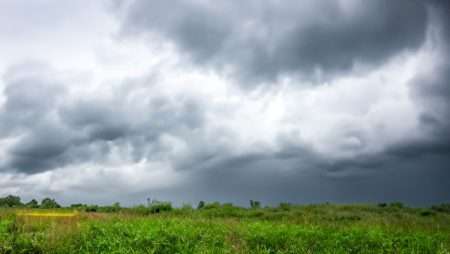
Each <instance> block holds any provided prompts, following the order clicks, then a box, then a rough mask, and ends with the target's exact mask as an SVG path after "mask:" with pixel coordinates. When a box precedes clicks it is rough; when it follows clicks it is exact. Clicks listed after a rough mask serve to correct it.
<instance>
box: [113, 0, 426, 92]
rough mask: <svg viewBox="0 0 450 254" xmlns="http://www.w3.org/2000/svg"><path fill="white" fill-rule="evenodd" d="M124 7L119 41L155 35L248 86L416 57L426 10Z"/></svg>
mask: <svg viewBox="0 0 450 254" xmlns="http://www.w3.org/2000/svg"><path fill="white" fill-rule="evenodd" d="M344 3H347V6H346V4H344ZM348 4H349V5H348ZM123 6H127V8H125V7H123V8H124V9H126V12H125V15H124V16H125V18H124V20H123V25H122V30H123V33H124V34H126V35H147V34H149V33H157V34H161V35H162V36H163V37H165V38H167V39H169V40H170V41H172V42H174V43H175V44H176V45H177V46H178V47H179V48H180V49H181V52H182V53H184V54H185V55H187V56H188V57H190V58H191V59H192V60H193V61H194V62H195V63H198V64H200V65H202V66H205V67H210V66H214V67H215V68H217V69H219V70H222V69H224V68H227V67H229V66H232V67H233V70H234V71H235V74H236V75H237V76H239V77H240V78H244V79H245V82H242V84H244V85H246V86H252V84H255V81H256V83H258V82H260V81H271V80H274V79H276V78H277V77H279V76H280V75H283V74H288V75H289V74H300V76H306V77H309V78H326V77H331V76H335V75H338V74H340V73H342V72H348V71H351V70H352V69H353V67H354V66H355V64H358V63H361V64H365V65H369V66H373V65H377V64H380V63H383V62H384V61H385V60H386V59H388V58H389V57H391V56H394V55H397V54H399V53H401V52H403V51H404V50H414V49H417V48H418V47H419V46H420V45H421V44H422V43H423V41H424V39H425V30H426V26H427V20H428V17H427V8H426V7H427V6H426V5H425V3H424V2H422V1H415V0H413V1H410V0H401V1H389V0H377V1H369V2H367V1H356V0H355V1H346V2H341V3H339V2H337V1H283V3H280V2H278V1H262V2H261V1H244V2H242V1H222V2H209V1H189V0H177V1H142V0H135V1H132V2H131V4H129V5H123Z"/></svg>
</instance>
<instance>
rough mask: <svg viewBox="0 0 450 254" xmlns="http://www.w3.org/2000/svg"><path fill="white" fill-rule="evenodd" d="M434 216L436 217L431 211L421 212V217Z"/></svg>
mask: <svg viewBox="0 0 450 254" xmlns="http://www.w3.org/2000/svg"><path fill="white" fill-rule="evenodd" d="M432 215H435V213H434V212H433V211H430V210H424V211H421V212H420V216H424V217H427V216H432Z"/></svg>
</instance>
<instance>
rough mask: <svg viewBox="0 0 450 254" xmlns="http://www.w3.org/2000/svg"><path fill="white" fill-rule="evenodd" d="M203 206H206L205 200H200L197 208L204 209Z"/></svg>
mask: <svg viewBox="0 0 450 254" xmlns="http://www.w3.org/2000/svg"><path fill="white" fill-rule="evenodd" d="M203 207H205V201H203V200H201V201H200V202H198V205H197V209H202V208H203Z"/></svg>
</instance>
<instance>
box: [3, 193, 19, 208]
mask: <svg viewBox="0 0 450 254" xmlns="http://www.w3.org/2000/svg"><path fill="white" fill-rule="evenodd" d="M20 206H23V204H22V202H21V201H20V197H18V196H13V195H8V196H6V197H4V198H0V207H20Z"/></svg>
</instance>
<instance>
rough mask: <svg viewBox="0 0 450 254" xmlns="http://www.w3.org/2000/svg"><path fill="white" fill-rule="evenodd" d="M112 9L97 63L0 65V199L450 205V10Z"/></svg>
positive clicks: (301, 4) (325, 6)
mask: <svg viewBox="0 0 450 254" xmlns="http://www.w3.org/2000/svg"><path fill="white" fill-rule="evenodd" d="M111 7H112V8H111ZM36 8H37V7H36ZM104 8H105V9H104V10H103V11H104V12H112V13H109V15H110V16H109V17H110V18H111V19H112V21H108V22H111V23H112V24H114V26H111V27H112V28H111V31H108V32H110V34H109V35H108V37H106V38H104V37H103V36H105V35H104V34H102V35H101V37H100V38H99V39H98V41H99V43H100V45H102V47H100V48H101V49H98V48H96V47H93V52H94V53H98V54H93V55H95V56H96V58H95V59H96V60H95V61H94V62H86V65H83V64H80V65H77V68H71V66H70V65H69V66H70V67H69V68H68V67H67V66H63V67H59V66H58V65H56V64H55V63H54V60H53V58H52V59H48V62H47V61H46V59H43V60H42V61H39V62H33V61H29V59H25V60H23V61H21V62H22V63H20V64H15V63H10V62H8V63H0V67H1V66H8V68H6V69H3V70H1V72H2V73H3V75H2V78H1V81H0V87H1V89H0V91H1V96H0V187H1V188H0V195H2V194H6V193H16V194H20V195H24V196H25V197H33V196H34V195H39V196H44V195H51V196H54V197H57V198H59V199H62V200H63V201H64V202H66V203H68V202H79V201H80V200H82V201H84V200H85V201H92V202H101V203H108V202H113V201H117V200H118V201H122V202H124V203H125V204H133V203H136V202H140V201H142V200H145V198H146V197H148V195H152V196H153V197H160V198H167V199H171V200H174V201H177V202H179V203H181V202H183V201H186V202H196V201H198V199H210V200H214V199H218V200H221V201H237V202H241V203H243V202H246V200H248V199H260V200H262V201H264V202H268V203H275V202H279V201H282V200H288V201H293V202H323V201H336V202H353V201H360V202H367V201H381V200H396V199H400V200H405V201H408V202H410V203H417V204H424V203H432V202H440V201H442V200H446V199H448V198H450V197H449V196H448V193H450V190H449V189H448V186H450V182H449V181H448V180H447V179H450V177H449V171H448V165H449V163H450V161H449V159H448V158H450V156H449V155H450V147H449V144H450V132H449V130H450V126H449V125H450V121H449V120H448V119H449V118H448V115H449V109H450V105H449V101H450V100H449V99H450V93H449V91H450V90H449V87H450V86H449V80H450V62H449V60H448V59H449V57H448V56H450V54H449V52H450V51H449V50H450V49H449V46H448V45H449V41H450V37H449V32H448V31H450V30H449V29H448V28H449V27H450V22H449V20H448V12H447V10H448V4H445V3H444V2H440V1H387V0H386V1H385V0H379V1H373V2H370V3H367V2H364V3H363V2H362V1H357V0H343V1H331V0H330V1H324V2H320V3H318V2H317V1H286V2H283V3H281V2H279V1H263V2H261V1H246V2H245V3H242V2H237V1H227V2H222V3H215V4H212V3H210V2H209V1H198V0H192V1H187V0H177V1H172V2H170V3H168V2H164V1H151V2H149V1H141V0H134V1H118V2H114V3H111V4H110V5H109V6H108V8H109V9H106V7H104ZM98 9H100V7H96V9H95V10H97V11H98ZM105 15H106V14H105V13H102V14H101V15H100V14H99V16H102V17H103V16H105ZM108 22H106V21H102V22H99V23H101V25H99V27H103V26H104V24H107V23H108ZM29 25H30V26H31V27H33V25H32V24H29ZM92 26H95V19H94V20H93V25H92ZM93 29H94V30H96V29H98V27H95V28H93ZM105 34H108V33H106V32H105ZM111 35H112V36H111ZM99 36H100V35H99ZM56 37H57V36H55V38H56ZM104 40H107V43H105V42H104ZM102 43H105V44H102ZM0 49H1V46H0ZM25 51H26V49H25ZM29 54H30V59H32V58H33V56H34V55H33V53H32V50H31V51H30V53H29ZM80 54H86V53H85V49H84V47H83V48H82V49H80ZM72 55H73V54H72ZM11 58H13V57H11ZM56 59H63V56H61V58H58V57H57V58H56ZM86 59H88V57H87V58H86ZM62 63H63V61H62ZM72 64H73V63H72ZM92 66H94V67H92ZM382 185H383V187H380V186H382ZM416 186H422V188H421V190H418V189H417V187H416ZM355 190H358V191H355ZM411 193H413V194H411ZM88 194H89V195H88Z"/></svg>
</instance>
